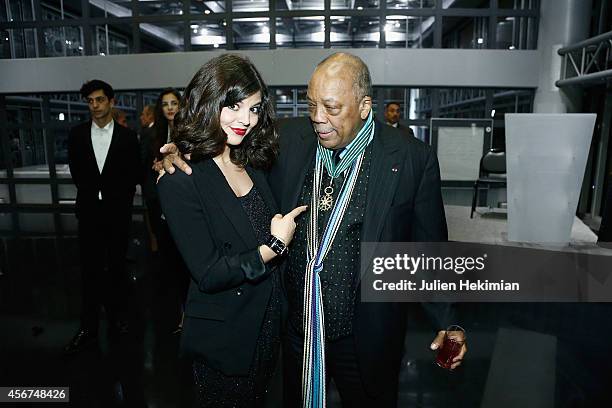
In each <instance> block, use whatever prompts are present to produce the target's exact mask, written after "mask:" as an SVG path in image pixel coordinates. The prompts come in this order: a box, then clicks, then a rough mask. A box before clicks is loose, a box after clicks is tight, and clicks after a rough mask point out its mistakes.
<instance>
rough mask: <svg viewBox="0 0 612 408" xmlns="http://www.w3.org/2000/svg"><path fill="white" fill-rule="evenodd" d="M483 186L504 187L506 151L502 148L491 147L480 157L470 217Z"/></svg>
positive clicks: (472, 216)
mask: <svg viewBox="0 0 612 408" xmlns="http://www.w3.org/2000/svg"><path fill="white" fill-rule="evenodd" d="M483 186H487V187H488V188H492V187H496V188H503V187H506V152H504V151H503V150H501V149H491V150H489V151H488V152H486V153H485V154H484V156H482V158H481V159H480V175H479V177H478V180H476V182H475V183H474V194H473V195H472V211H471V212H470V218H474V211H475V210H476V203H477V202H478V190H479V189H480V188H481V187H483Z"/></svg>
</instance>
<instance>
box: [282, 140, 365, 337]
mask: <svg viewBox="0 0 612 408" xmlns="http://www.w3.org/2000/svg"><path fill="white" fill-rule="evenodd" d="M371 150H372V148H371V144H370V146H368V147H367V148H366V153H365V156H364V159H363V163H362V165H361V169H360V172H359V176H358V178H357V182H356V183H355V189H354V190H353V194H352V196H351V201H350V203H349V206H348V208H347V210H346V213H345V214H344V218H343V220H342V223H341V224H340V228H339V230H338V232H337V235H336V239H335V240H334V242H333V243H332V247H331V249H330V251H329V253H328V254H327V257H326V258H325V259H324V260H323V271H322V272H321V275H320V277H321V287H322V290H323V310H324V313H325V338H326V340H327V341H333V340H337V339H340V338H342V337H346V336H349V335H351V334H352V321H353V313H354V309H355V295H356V282H357V279H358V276H357V274H358V273H359V270H360V265H359V264H360V241H361V228H362V225H363V217H364V213H365V206H366V194H367V190H368V178H369V173H370V157H371V156H372V155H371ZM349 170H350V169H349ZM313 178H314V163H312V162H311V164H310V169H309V170H308V173H307V174H306V178H305V180H304V186H303V187H302V192H301V194H300V199H299V202H298V205H308V206H310V204H311V203H310V200H311V198H312V183H313ZM329 182H330V177H329V175H328V174H327V170H325V169H324V170H323V177H322V180H321V194H320V195H321V196H323V194H324V193H323V190H324V189H325V187H326V186H328V185H329ZM343 182H344V176H343V175H341V176H339V177H337V178H336V179H335V180H334V182H333V187H334V192H333V194H332V196H333V198H334V204H335V203H336V200H337V198H338V195H339V194H340V190H341V187H342V183H343ZM310 211H311V209H310V208H309V209H308V211H306V212H305V213H304V214H303V215H302V216H301V217H299V218H298V220H297V228H296V231H295V235H294V237H293V241H292V248H291V250H290V251H289V259H288V268H287V279H286V290H287V295H288V299H289V324H291V325H292V327H293V329H294V330H295V331H296V332H297V333H299V334H301V335H303V334H304V327H303V317H304V311H303V305H304V275H305V273H306V252H307V245H308V243H307V239H306V238H307V228H308V223H309V222H310ZM331 213H332V210H329V211H319V225H318V229H319V232H318V233H319V240H320V239H321V238H322V236H323V233H324V229H325V226H326V225H327V222H328V220H329V217H330V215H331Z"/></svg>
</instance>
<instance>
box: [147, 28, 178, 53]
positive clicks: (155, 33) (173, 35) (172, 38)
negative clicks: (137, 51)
mask: <svg viewBox="0 0 612 408" xmlns="http://www.w3.org/2000/svg"><path fill="white" fill-rule="evenodd" d="M139 29H140V42H141V52H147V53H151V52H175V51H183V50H184V49H185V47H184V44H185V36H184V32H185V24H184V23H183V22H182V21H173V22H168V23H141V24H139Z"/></svg>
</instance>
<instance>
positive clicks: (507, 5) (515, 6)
mask: <svg viewBox="0 0 612 408" xmlns="http://www.w3.org/2000/svg"><path fill="white" fill-rule="evenodd" d="M536 5H537V1H536V0H497V7H499V8H500V9H501V8H503V9H512V10H534V9H535V8H536Z"/></svg>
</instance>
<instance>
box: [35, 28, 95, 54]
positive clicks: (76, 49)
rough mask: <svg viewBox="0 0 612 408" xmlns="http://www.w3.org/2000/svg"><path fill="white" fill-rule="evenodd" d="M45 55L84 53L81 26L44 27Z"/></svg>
mask: <svg viewBox="0 0 612 408" xmlns="http://www.w3.org/2000/svg"><path fill="white" fill-rule="evenodd" d="M42 30H43V36H44V41H45V57H74V56H81V55H84V53H85V52H84V50H83V29H82V27H45V28H43V29H42Z"/></svg>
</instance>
